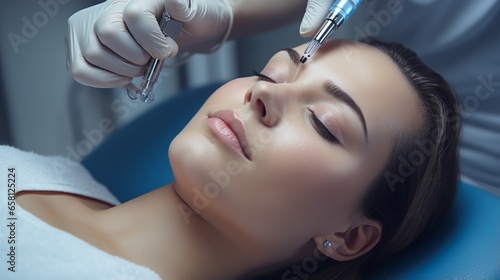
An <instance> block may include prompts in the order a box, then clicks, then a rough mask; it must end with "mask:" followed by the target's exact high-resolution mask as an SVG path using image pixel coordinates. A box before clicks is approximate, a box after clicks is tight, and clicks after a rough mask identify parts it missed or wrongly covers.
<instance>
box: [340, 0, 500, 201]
mask: <svg viewBox="0 0 500 280" xmlns="http://www.w3.org/2000/svg"><path fill="white" fill-rule="evenodd" d="M394 7H397V9H395V8H394ZM394 11H397V13H396V12H394ZM387 15H389V16H390V17H387ZM354 17H356V18H354ZM354 17H353V22H347V24H350V25H349V26H347V25H346V26H347V27H346V29H348V31H352V32H354V36H355V38H356V39H359V38H360V37H363V36H376V37H379V38H381V39H383V40H386V41H395V42H400V43H403V44H404V45H405V46H408V47H410V48H411V49H413V50H415V51H416V52H417V53H418V54H419V56H420V57H421V58H422V60H423V61H424V62H425V63H426V64H428V65H429V66H431V67H432V68H433V69H434V70H436V71H437V72H439V73H440V74H442V75H443V76H444V77H445V78H446V79H447V80H448V81H449V82H450V83H451V85H452V87H453V88H454V90H455V92H456V94H457V95H456V96H457V97H458V99H459V103H460V105H461V107H462V111H463V116H464V128H463V139H462V147H461V151H460V152H461V171H462V176H463V179H464V180H465V181H467V182H469V183H472V184H473V185H476V186H479V187H483V188H485V189H487V190H489V191H491V192H493V193H495V194H497V195H500V29H499V27H500V1H498V0H481V1H477V0H460V1H456V0H387V1H371V2H367V3H365V4H363V5H361V6H360V8H359V10H358V11H357V12H356V14H355V15H354Z"/></svg>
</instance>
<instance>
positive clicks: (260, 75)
mask: <svg viewBox="0 0 500 280" xmlns="http://www.w3.org/2000/svg"><path fill="white" fill-rule="evenodd" d="M253 74H254V75H255V76H257V78H259V81H264V82H270V83H273V84H276V81H275V80H273V79H271V78H270V77H268V76H266V75H264V74H262V73H259V72H257V71H255V70H253Z"/></svg>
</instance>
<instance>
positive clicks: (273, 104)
mask: <svg viewBox="0 0 500 280" xmlns="http://www.w3.org/2000/svg"><path fill="white" fill-rule="evenodd" d="M289 90H290V89H289V88H287V87H286V84H273V83H269V82H264V81H260V82H257V83H256V84H255V85H254V86H253V87H252V88H251V89H250V91H249V92H248V93H247V94H246V95H245V104H246V103H250V107H251V108H252V110H253V111H254V112H255V113H256V115H257V117H258V118H259V120H260V121H261V122H262V123H263V124H264V125H266V126H268V127H272V126H275V125H277V124H278V123H279V122H280V120H281V118H282V116H283V112H284V108H285V104H286V103H287V99H289V98H290V97H291V94H290V92H289Z"/></svg>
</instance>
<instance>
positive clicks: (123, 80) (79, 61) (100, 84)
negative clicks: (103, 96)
mask: <svg viewBox="0 0 500 280" xmlns="http://www.w3.org/2000/svg"><path fill="white" fill-rule="evenodd" d="M73 46H75V45H73ZM68 59H69V60H68V62H67V65H68V70H69V71H70V73H71V75H72V76H73V78H74V79H75V80H76V81H77V82H79V83H80V84H82V85H86V86H91V87H97V88H113V87H118V86H122V85H126V84H128V83H130V82H131V81H132V78H130V77H124V76H120V75H117V74H115V73H111V72H109V71H107V70H104V69H102V68H98V67H95V66H94V65H92V64H90V63H88V62H87V61H86V60H85V58H84V57H83V54H82V53H81V52H80V48H79V47H76V48H73V50H72V51H71V53H70V54H68Z"/></svg>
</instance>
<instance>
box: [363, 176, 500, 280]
mask: <svg viewBox="0 0 500 280" xmlns="http://www.w3.org/2000/svg"><path fill="white" fill-rule="evenodd" d="M370 279H373V280H379V279H380V280H382V279H405V280H413V279H415V280H417V279H418V280H420V279H457V280H458V279H485V280H490V279H491V280H494V279H500V197H497V196H495V195H493V194H491V193H489V192H486V191H484V190H482V189H479V188H477V187H473V186H471V185H468V184H465V183H461V184H460V186H459V190H458V194H457V199H456V201H455V203H454V205H453V207H452V210H451V211H450V213H449V214H448V215H447V216H446V218H445V219H444V221H442V223H441V224H440V225H439V226H438V227H437V228H436V230H435V231H434V232H433V233H432V235H431V236H430V237H429V238H427V239H426V240H422V242H418V243H416V244H414V245H413V246H411V247H410V248H409V249H408V250H406V251H405V252H403V253H402V254H401V255H400V256H398V257H397V258H396V259H395V260H394V261H392V262H390V263H387V264H386V265H384V266H383V267H381V268H380V269H379V270H378V271H377V272H376V273H374V275H373V276H372V277H371V278H370Z"/></svg>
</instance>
